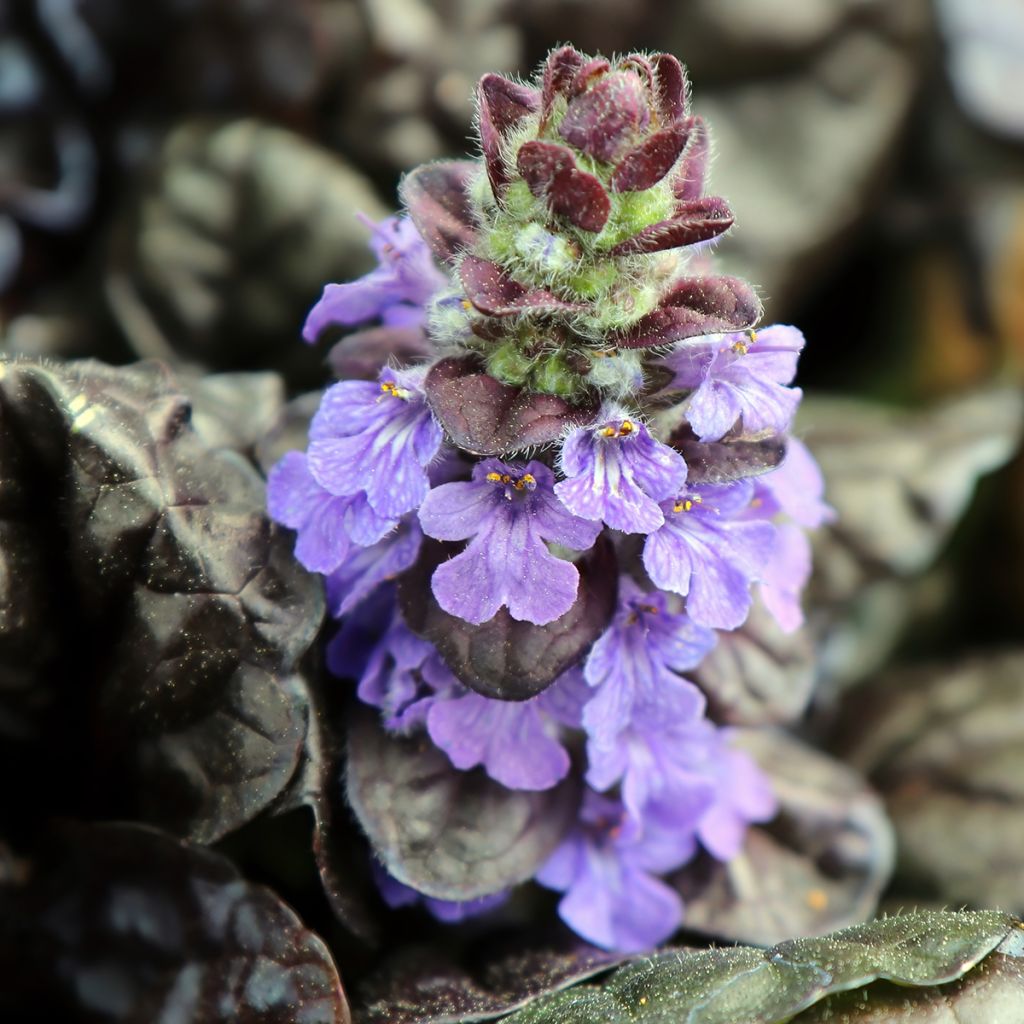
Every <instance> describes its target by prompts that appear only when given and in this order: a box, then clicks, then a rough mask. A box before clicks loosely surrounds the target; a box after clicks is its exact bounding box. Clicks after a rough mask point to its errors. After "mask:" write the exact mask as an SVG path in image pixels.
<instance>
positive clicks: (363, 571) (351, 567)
mask: <svg viewBox="0 0 1024 1024" xmlns="http://www.w3.org/2000/svg"><path fill="white" fill-rule="evenodd" d="M358 497H359V498H362V499H363V500H365V497H364V496H363V495H359V496H358ZM331 500H332V501H336V502H344V501H351V500H352V499H351V498H332V499H331ZM422 540H423V533H422V531H421V530H420V524H419V522H418V521H417V520H416V519H415V518H414V517H407V518H405V519H403V520H402V521H401V522H400V523H399V524H398V526H397V527H396V528H395V529H393V530H391V532H390V533H388V534H387V535H386V536H385V537H384V538H383V539H381V540H379V541H378V542H377V543H376V544H373V545H372V546H370V547H365V548H355V549H351V550H350V551H349V552H348V556H347V557H346V558H344V559H343V561H342V562H341V564H340V565H339V566H338V567H337V568H336V569H335V570H334V571H333V572H331V574H330V575H329V576H328V577H327V580H326V589H327V607H328V609H329V610H330V613H331V615H333V616H334V618H336V619H340V618H341V616H342V615H346V614H347V613H348V612H350V611H351V610H352V609H353V608H355V607H356V605H357V604H359V603H360V602H361V601H363V600H365V598H366V597H367V596H368V595H369V594H371V593H372V592H373V591H374V590H375V589H376V588H377V587H378V586H380V584H381V583H384V582H386V581H387V580H391V579H394V578H395V577H396V576H397V575H398V574H399V573H402V572H405V570H406V569H408V568H409V567H410V566H411V565H412V564H413V562H415V561H416V556H417V555H418V554H419V550H420V543H421V542H422ZM296 550H298V549H297V547H296ZM300 561H301V559H300ZM303 564H305V563H303ZM307 568H310V567H309V566H307ZM320 571H321V572H323V571H328V570H320Z"/></svg>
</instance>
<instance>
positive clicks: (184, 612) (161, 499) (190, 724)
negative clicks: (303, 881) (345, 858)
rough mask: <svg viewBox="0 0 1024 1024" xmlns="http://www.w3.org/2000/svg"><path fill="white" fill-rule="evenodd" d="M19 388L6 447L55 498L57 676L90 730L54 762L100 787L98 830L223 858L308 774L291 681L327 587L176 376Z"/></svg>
mask: <svg viewBox="0 0 1024 1024" xmlns="http://www.w3.org/2000/svg"><path fill="white" fill-rule="evenodd" d="M5 371H6V372H5V374H4V377H3V380H2V381H0V407H2V413H0V416H2V423H3V426H4V428H5V434H6V436H5V439H4V441H3V443H2V444H0V448H4V447H7V446H12V445H13V446H21V447H22V450H23V453H24V455H25V457H26V459H27V460H28V463H27V464H30V465H31V466H32V469H33V484H32V486H34V487H35V488H37V489H38V490H37V493H38V494H39V495H43V494H49V495H50V496H51V497H50V500H49V501H48V503H47V507H49V508H50V509H51V512H50V515H49V516H48V517H47V522H46V533H47V541H46V543H47V545H48V546H49V550H50V551H51V552H52V554H50V555H49V556H48V557H49V562H48V565H49V567H50V570H51V571H52V570H54V569H56V570H58V571H59V576H58V581H57V582H58V585H59V588H60V595H61V600H60V602H58V603H55V604H53V605H52V606H51V609H50V610H51V613H52V616H53V618H52V625H53V626H54V627H56V628H59V629H60V630H61V632H62V633H63V634H64V637H65V641H64V643H62V644H61V645H60V648H59V650H58V651H56V652H52V656H53V657H56V658H57V659H58V660H57V661H56V662H55V663H54V664H53V665H51V666H50V668H49V673H50V675H51V676H52V677H53V678H56V679H60V680H64V681H66V682H65V685H64V686H63V687H62V690H61V693H62V696H61V700H62V702H65V703H67V702H70V704H69V705H68V706H69V707H73V708H75V709H76V711H75V714H74V715H71V716H70V718H69V719H68V720H69V721H73V720H74V719H75V716H76V715H77V716H79V717H84V718H85V719H86V721H87V722H88V725H87V726H79V728H78V730H77V732H76V735H75V736H74V742H75V743H77V744H82V745H89V746H88V749H87V750H86V751H79V750H77V748H76V747H75V746H73V745H71V744H69V743H68V742H66V740H63V739H62V740H61V741H59V742H58V741H56V739H55V740H54V742H53V743H52V744H51V746H52V747H53V748H54V750H56V751H57V753H56V754H54V753H53V751H48V752H47V755H46V757H47V764H48V766H50V767H52V768H54V769H55V768H56V767H57V766H60V765H62V764H63V766H64V769H65V774H64V777H63V778H62V780H61V782H62V785H63V788H65V789H67V790H68V791H71V790H73V789H74V787H75V786H81V787H83V788H84V786H85V784H86V782H88V784H89V788H90V790H91V791H92V792H94V793H96V794H100V795H102V796H101V803H100V806H99V807H98V808H96V809H95V813H107V814H109V813H111V812H112V811H113V810H115V809H117V810H118V811H119V812H120V813H131V814H139V815H141V816H143V817H145V818H147V819H148V820H151V821H155V822H159V823H160V824H162V825H165V826H166V827H168V828H171V829H173V830H175V831H177V832H180V833H182V834H187V835H189V836H191V837H193V838H196V839H200V840H202V841H212V840H213V839H216V838H218V837H219V836H222V835H224V834H225V833H227V832H229V831H231V830H232V829H234V828H237V827H238V826H239V825H241V824H243V823H245V822H246V821H248V820H249V819H251V818H252V817H253V816H254V815H255V814H257V813H258V812H259V811H261V810H262V809H264V808H265V807H267V806H268V805H269V804H270V803H272V802H273V801H274V800H276V799H277V798H278V797H279V796H280V795H281V794H282V792H283V791H284V789H285V787H286V786H287V785H288V784H289V782H290V780H291V779H292V776H293V775H294V773H295V770H296V767H297V764H298V761H299V756H300V752H301V749H302V742H303V738H304V734H305V723H306V715H307V708H306V704H307V697H306V694H305V684H304V681H303V680H302V679H301V678H300V677H299V676H298V675H297V674H296V666H297V663H298V661H299V659H300V658H301V657H303V656H304V655H305V653H306V651H307V649H308V648H309V646H310V644H311V643H312V641H313V639H314V637H315V635H316V632H317V629H318V627H319V623H320V619H321V616H322V605H323V602H322V597H321V596H320V592H319V587H318V586H317V584H316V583H315V582H314V581H313V580H312V579H311V578H310V577H309V576H308V575H306V574H305V573H303V572H302V571H301V570H300V569H299V568H298V566H297V565H296V564H295V562H294V559H293V558H292V556H291V540H290V538H288V537H286V536H284V535H283V534H279V533H278V531H277V530H276V529H275V528H274V527H273V526H272V525H271V524H270V523H269V521H268V520H267V518H266V515H265V512H264V492H263V483H262V481H261V479H260V478H259V476H258V475H257V474H256V472H255V471H254V470H253V469H252V467H251V466H250V465H249V464H248V462H246V461H245V460H244V459H242V458H240V457H239V456H238V455H237V453H236V452H234V451H231V450H226V451H225V450H221V449H220V448H219V447H211V445H210V444H209V443H208V441H207V440H205V439H204V437H203V436H202V435H200V434H199V433H198V432H197V431H196V430H194V429H193V428H192V427H191V425H190V422H189V419H190V412H191V405H190V402H189V400H188V399H187V398H186V396H185V395H183V394H182V393H181V392H180V390H178V388H177V386H176V384H175V382H174V380H173V378H171V377H170V375H169V374H168V373H167V372H166V371H165V370H162V369H160V368H159V367H158V366H156V365H155V364H142V365H138V366H135V367H130V368H124V369H112V368H110V367H105V366H103V365H101V364H98V363H83V364H77V365H76V364H71V365H68V366H65V367H43V366H39V365H35V364H33V363H30V362H24V363H18V364H11V365H8V366H7V367H5ZM222 426H223V424H222ZM210 429H211V428H209V427H207V428H204V430H205V432H206V436H207V437H211V436H212V435H211V434H210ZM233 429H237V424H236V428H233ZM246 429H248V428H246ZM228 432H229V433H230V432H231V431H230V430H229V431H228ZM220 440H223V438H222V437H221V438H214V441H215V442H217V443H218V444H219V441H220ZM38 635H40V636H46V635H47V634H46V633H45V632H44V633H41V634H38ZM60 659H64V661H63V662H62V661H61V660H60ZM65 717H67V709H65ZM65 762H66V763H65ZM106 801H111V802H109V803H108V802H106Z"/></svg>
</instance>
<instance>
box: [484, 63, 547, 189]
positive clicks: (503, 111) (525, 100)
mask: <svg viewBox="0 0 1024 1024" xmlns="http://www.w3.org/2000/svg"><path fill="white" fill-rule="evenodd" d="M477 105H478V108H479V111H480V124H479V129H480V144H481V147H482V148H483V151H484V160H485V161H486V162H487V176H488V178H489V179H490V182H491V188H492V189H493V191H494V195H495V196H496V197H498V198H500V197H501V195H502V193H503V192H504V191H505V187H506V186H507V185H508V182H509V177H508V167H507V166H506V164H505V161H504V159H503V157H502V155H501V144H502V139H503V138H504V136H505V135H507V134H508V132H510V131H511V130H513V129H514V128H516V127H517V126H518V125H519V123H520V122H521V121H522V120H523V119H524V118H526V117H529V116H530V115H531V114H533V113H534V112H535V111H536V110H537V108H538V106H539V105H540V97H539V95H538V93H537V90H536V89H531V88H529V87H528V86H525V85H519V84H518V83H517V82H510V81H509V80H508V79H507V78H505V77H503V76H502V75H495V74H487V75H484V76H483V78H481V79H480V84H479V85H478V86H477Z"/></svg>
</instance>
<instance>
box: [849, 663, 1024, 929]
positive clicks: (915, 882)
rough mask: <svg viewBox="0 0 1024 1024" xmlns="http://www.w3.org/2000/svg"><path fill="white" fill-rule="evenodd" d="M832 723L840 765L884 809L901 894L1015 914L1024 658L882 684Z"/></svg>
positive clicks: (1020, 895)
mask: <svg viewBox="0 0 1024 1024" xmlns="http://www.w3.org/2000/svg"><path fill="white" fill-rule="evenodd" d="M841 721H842V723H843V737H842V739H843V751H844V755H845V756H846V757H847V758H848V759H849V760H850V761H852V762H853V763H854V764H855V765H856V766H857V767H859V768H861V769H862V770H863V771H864V772H865V773H866V774H867V775H868V776H869V778H870V779H871V780H872V782H873V783H874V784H875V785H876V786H877V787H878V789H879V791H880V792H881V794H882V796H883V798H884V799H885V803H886V807H887V808H888V811H889V815H890V817H891V818H892V822H893V826H894V828H895V830H896V838H897V844H898V849H899V860H898V862H897V871H898V873H899V875H900V876H901V878H902V880H903V882H904V884H905V886H906V887H909V888H910V889H911V891H916V892H922V893H925V894H927V895H930V896H935V897H937V898H939V899H941V900H943V901H949V902H950V903H956V904H964V903H966V904H972V905H975V906H1000V907H1006V908H1007V909H1014V910H1019V909H1020V908H1022V907H1024V891H1022V888H1021V879H1022V878H1024V652H1021V651H1020V650H1016V651H1007V652H1005V653H1001V654H998V655H989V656H986V657H976V658H972V659H969V660H966V661H964V662H962V663H961V664H958V665H955V666H952V667H951V666H948V665H934V666H928V667H922V668H918V669H914V670H912V671H903V672H896V673H889V674H888V675H885V676H883V677H882V678H880V679H878V680H877V682H873V683H871V684H870V685H869V686H867V687H861V688H858V689H857V690H856V691H855V693H854V694H852V695H851V696H850V697H849V698H848V702H847V705H846V707H845V709H844V714H843V715H842V718H841Z"/></svg>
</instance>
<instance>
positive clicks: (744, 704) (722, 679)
mask: <svg viewBox="0 0 1024 1024" xmlns="http://www.w3.org/2000/svg"><path fill="white" fill-rule="evenodd" d="M815 677H816V664H815V657H814V648H813V646H812V643H811V638H810V636H809V634H808V631H807V630H803V629H798V630H796V631H794V632H792V633H785V632H783V630H782V629H780V628H779V625H778V623H777V622H776V621H775V619H774V617H773V616H772V615H771V614H770V613H769V612H768V611H766V610H765V607H764V605H763V604H762V603H761V602H760V600H759V599H758V598H757V597H755V598H754V605H753V607H752V608H751V609H750V615H749V616H748V617H747V620H746V622H744V623H743V625H742V626H740V627H739V628H738V629H734V630H732V631H731V632H728V633H727V632H722V633H719V635H718V643H717V644H716V645H715V647H714V648H713V650H712V651H711V652H710V653H709V654H707V655H706V656H705V658H704V660H703V661H702V662H701V663H700V666H699V667H698V668H697V669H696V670H695V671H694V673H693V680H694V682H695V683H697V685H698V686H699V687H700V688H701V689H702V690H703V691H704V693H705V694H706V695H707V698H708V705H709V707H710V709H711V713H712V715H713V716H714V718H715V721H718V722H724V723H728V724H729V725H751V726H760V725H782V724H785V723H788V722H793V721H795V720H796V719H798V718H799V717H800V716H801V715H802V714H803V712H804V711H805V710H806V708H807V703H808V701H809V700H810V698H811V693H812V692H813V690H814V683H815Z"/></svg>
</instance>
